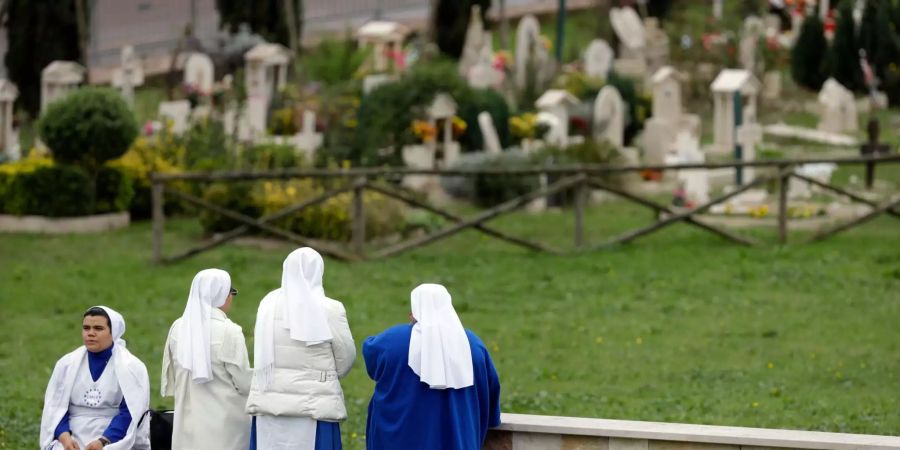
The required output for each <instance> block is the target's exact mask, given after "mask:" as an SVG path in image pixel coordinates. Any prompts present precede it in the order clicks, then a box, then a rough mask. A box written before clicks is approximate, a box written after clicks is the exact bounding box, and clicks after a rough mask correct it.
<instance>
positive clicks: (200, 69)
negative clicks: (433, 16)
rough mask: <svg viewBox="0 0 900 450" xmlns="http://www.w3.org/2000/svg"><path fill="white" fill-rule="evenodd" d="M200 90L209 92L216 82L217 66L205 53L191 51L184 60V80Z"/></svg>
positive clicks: (186, 83) (188, 84)
mask: <svg viewBox="0 0 900 450" xmlns="http://www.w3.org/2000/svg"><path fill="white" fill-rule="evenodd" d="M183 83H184V84H185V85H187V86H193V87H194V88H196V89H198V90H199V91H200V92H202V93H205V94H209V93H210V92H211V91H212V89H213V84H214V83H215V66H214V65H213V61H212V59H211V58H210V57H209V55H206V54H205V53H196V52H194V53H190V54H188V55H187V57H186V58H185V60H184V81H183Z"/></svg>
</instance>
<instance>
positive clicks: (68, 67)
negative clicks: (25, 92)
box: [41, 61, 87, 112]
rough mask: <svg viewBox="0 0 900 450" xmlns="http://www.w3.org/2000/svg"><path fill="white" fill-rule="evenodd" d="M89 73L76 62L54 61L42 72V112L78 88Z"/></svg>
mask: <svg viewBox="0 0 900 450" xmlns="http://www.w3.org/2000/svg"><path fill="white" fill-rule="evenodd" d="M86 72H87V71H86V70H85V68H84V67H83V66H82V65H81V64H78V63H76V62H72V61H53V62H52V63H50V64H49V65H48V66H47V67H44V70H42V71H41V112H44V111H46V110H47V105H49V104H50V103H52V102H53V101H54V100H56V99H59V98H60V97H63V96H64V95H66V94H67V93H68V92H69V91H72V90H74V89H76V88H77V87H78V85H79V84H81V83H82V82H83V81H84V75H85V73H86Z"/></svg>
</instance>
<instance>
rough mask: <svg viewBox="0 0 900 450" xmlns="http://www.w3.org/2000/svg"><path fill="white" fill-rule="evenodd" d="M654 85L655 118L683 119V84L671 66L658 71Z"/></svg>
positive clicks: (653, 81) (654, 76)
mask: <svg viewBox="0 0 900 450" xmlns="http://www.w3.org/2000/svg"><path fill="white" fill-rule="evenodd" d="M651 82H652V84H653V117H656V118H660V119H668V120H678V119H679V118H680V117H681V83H680V81H679V80H678V72H676V71H675V69H673V68H672V67H670V66H665V67H663V68H661V69H659V70H657V71H656V73H655V74H654V75H653V78H651Z"/></svg>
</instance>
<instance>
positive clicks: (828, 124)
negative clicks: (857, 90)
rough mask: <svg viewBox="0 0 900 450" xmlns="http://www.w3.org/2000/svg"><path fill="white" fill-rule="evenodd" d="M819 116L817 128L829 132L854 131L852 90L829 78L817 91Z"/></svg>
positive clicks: (854, 119)
mask: <svg viewBox="0 0 900 450" xmlns="http://www.w3.org/2000/svg"><path fill="white" fill-rule="evenodd" d="M818 100H819V106H820V108H821V117H820V118H819V125H818V129H819V130H822V131H827V132H829V133H855V132H856V131H857V130H858V129H859V127H858V125H857V121H858V120H859V119H858V117H857V110H856V99H855V98H854V97H853V92H851V91H850V90H848V89H847V88H845V87H844V86H843V85H841V83H839V82H838V81H837V80H835V79H834V78H829V79H828V80H826V81H825V84H823V85H822V90H820V91H819V97H818Z"/></svg>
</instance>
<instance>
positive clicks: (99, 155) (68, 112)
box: [38, 87, 138, 174]
mask: <svg viewBox="0 0 900 450" xmlns="http://www.w3.org/2000/svg"><path fill="white" fill-rule="evenodd" d="M137 128H138V126H137V121H136V120H135V118H134V113H132V112H131V109H130V108H129V107H128V105H127V104H126V103H125V101H124V100H123V99H122V96H121V94H119V93H118V92H116V91H114V90H112V89H106V88H93V87H91V88H83V89H79V90H77V91H74V92H72V93H70V94H68V95H66V97H64V98H62V99H60V100H58V101H56V102H53V103H52V104H51V105H50V106H49V107H48V108H47V111H46V112H45V113H44V115H43V116H42V117H41V120H40V122H39V123H38V131H39V132H40V136H41V139H43V140H44V143H46V144H47V146H48V147H50V150H51V151H52V152H53V158H54V160H56V161H58V162H60V163H65V164H76V165H79V166H81V167H84V168H85V169H86V170H87V171H88V172H89V173H92V174H93V173H94V172H96V171H97V170H99V168H100V167H101V166H103V164H104V163H105V162H106V161H109V160H112V159H115V158H118V157H120V156H122V155H123V154H124V153H125V152H126V151H127V150H128V147H129V146H130V145H131V143H132V142H133V141H134V139H135V137H137Z"/></svg>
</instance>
